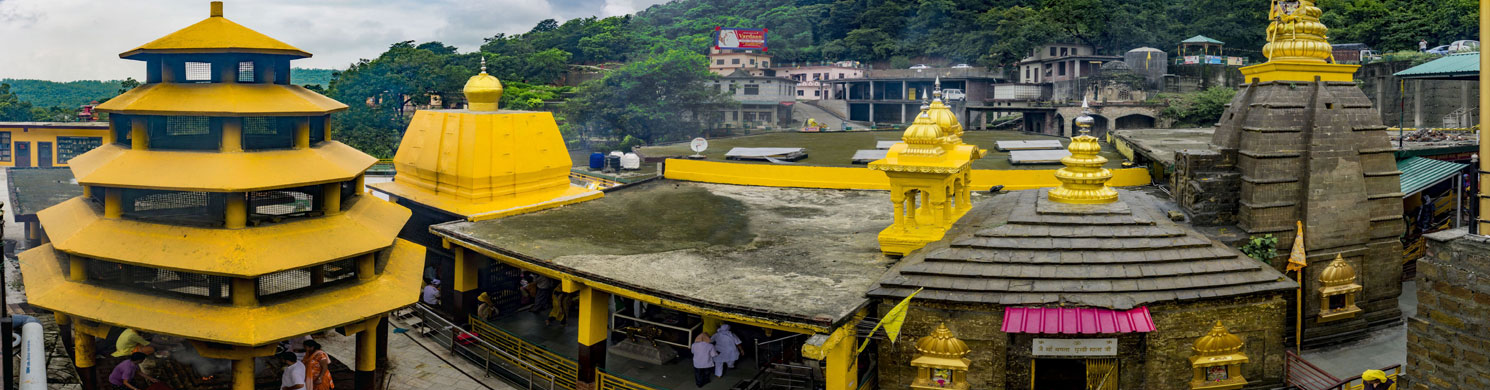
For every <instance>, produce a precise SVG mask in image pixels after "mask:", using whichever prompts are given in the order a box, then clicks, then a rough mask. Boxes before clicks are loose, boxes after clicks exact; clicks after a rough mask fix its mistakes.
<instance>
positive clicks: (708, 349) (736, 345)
mask: <svg viewBox="0 0 1490 390" xmlns="http://www.w3.org/2000/svg"><path fill="white" fill-rule="evenodd" d="M743 343H744V342H743V341H740V336H736V335H735V333H734V332H731V331H730V330H729V324H720V325H719V329H718V330H715V331H714V334H713V335H712V336H711V335H709V333H708V332H701V333H699V334H698V337H694V338H693V345H690V346H689V347H690V349H691V350H692V351H693V383H694V384H696V385H698V387H700V388H702V387H704V385H707V384H709V381H710V379H711V378H709V371H714V377H715V378H719V377H723V376H724V369H725V367H726V366H728V367H729V368H731V369H733V368H735V361H737V360H740V353H741V352H742V350H743V347H741V346H740V345H741V344H743ZM711 369H712V370H711Z"/></svg>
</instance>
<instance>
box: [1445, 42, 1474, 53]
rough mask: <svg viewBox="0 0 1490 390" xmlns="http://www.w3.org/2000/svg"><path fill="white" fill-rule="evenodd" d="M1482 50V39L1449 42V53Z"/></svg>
mask: <svg viewBox="0 0 1490 390" xmlns="http://www.w3.org/2000/svg"><path fill="white" fill-rule="evenodd" d="M1477 51H1480V41H1473V40H1462V41H1454V43H1450V44H1449V53H1467V52H1477Z"/></svg>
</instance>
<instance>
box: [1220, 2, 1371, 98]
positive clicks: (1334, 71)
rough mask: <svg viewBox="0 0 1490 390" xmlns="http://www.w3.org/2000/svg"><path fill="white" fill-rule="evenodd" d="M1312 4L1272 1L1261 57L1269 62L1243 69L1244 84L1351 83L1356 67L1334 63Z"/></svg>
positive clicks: (1323, 29) (1327, 36)
mask: <svg viewBox="0 0 1490 390" xmlns="http://www.w3.org/2000/svg"><path fill="white" fill-rule="evenodd" d="M1323 13H1324V12H1323V11H1320V9H1319V7H1315V6H1314V1H1313V0H1273V2H1272V7H1271V8H1269V9H1268V19H1269V20H1271V21H1272V22H1271V23H1270V24H1268V36H1267V39H1268V43H1267V45H1264V46H1263V47H1262V54H1263V55H1265V56H1267V57H1268V62H1265V63H1261V64H1257V65H1253V66H1248V67H1244V68H1242V69H1241V70H1242V75H1243V76H1245V77H1246V80H1247V82H1251V81H1252V80H1253V79H1257V80H1258V81H1260V82H1268V81H1302V82H1311V81H1314V77H1316V76H1317V77H1319V78H1320V80H1321V81H1340V82H1351V81H1355V80H1354V77H1355V76H1354V75H1355V70H1356V68H1359V67H1360V66H1359V65H1345V64H1337V63H1335V59H1334V55H1333V54H1332V50H1331V48H1330V41H1329V35H1328V32H1329V29H1328V28H1326V27H1325V26H1324V23H1320V22H1319V15H1321V14H1323Z"/></svg>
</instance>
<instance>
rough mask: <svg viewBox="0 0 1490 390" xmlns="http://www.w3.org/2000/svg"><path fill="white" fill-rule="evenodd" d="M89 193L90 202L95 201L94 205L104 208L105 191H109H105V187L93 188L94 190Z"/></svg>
mask: <svg viewBox="0 0 1490 390" xmlns="http://www.w3.org/2000/svg"><path fill="white" fill-rule="evenodd" d="M88 191H89V193H88V200H90V201H93V204H95V205H98V207H103V193H104V191H108V190H106V189H104V188H103V187H99V186H93V188H92V189H90V190H88Z"/></svg>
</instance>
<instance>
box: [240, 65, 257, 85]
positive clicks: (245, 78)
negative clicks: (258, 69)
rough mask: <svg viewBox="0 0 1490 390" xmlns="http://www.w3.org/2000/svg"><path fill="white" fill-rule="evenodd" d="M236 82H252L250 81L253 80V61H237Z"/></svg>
mask: <svg viewBox="0 0 1490 390" xmlns="http://www.w3.org/2000/svg"><path fill="white" fill-rule="evenodd" d="M238 82H240V83H252V82H254V63H253V61H242V62H239V63H238Z"/></svg>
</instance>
